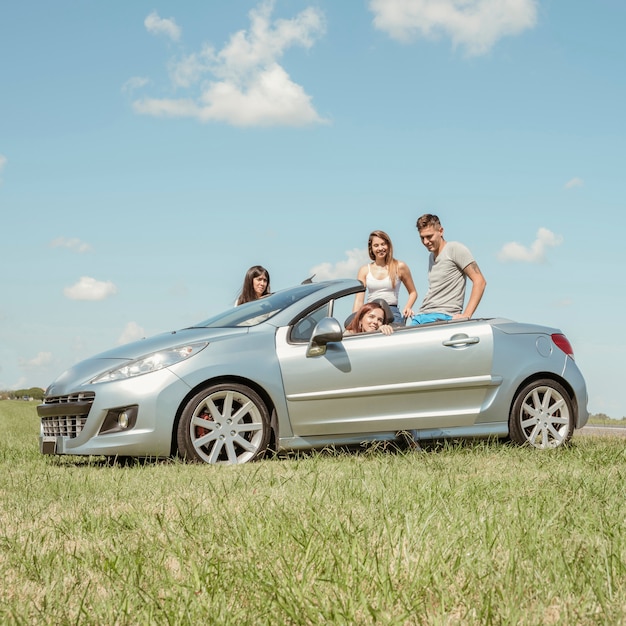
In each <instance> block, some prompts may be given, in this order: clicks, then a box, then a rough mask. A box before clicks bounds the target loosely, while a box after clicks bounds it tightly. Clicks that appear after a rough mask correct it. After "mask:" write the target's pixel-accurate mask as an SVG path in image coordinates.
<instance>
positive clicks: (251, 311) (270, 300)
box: [192, 283, 326, 328]
mask: <svg viewBox="0 0 626 626" xmlns="http://www.w3.org/2000/svg"><path fill="white" fill-rule="evenodd" d="M325 286H326V285H324V284H322V283H312V284H308V285H299V286H298V287H293V288H291V289H285V290H283V291H277V292H276V293H273V294H271V295H269V296H266V297H265V298H261V299H260V300H253V301H252V302H246V303H245V304H242V305H240V306H236V307H234V308H232V309H228V310H227V311H224V312H222V313H218V314H217V315H214V316H213V317H210V318H209V319H208V320H204V321H203V322H199V323H198V324H194V325H193V326H192V328H238V327H243V326H256V325H257V324H260V323H261V322H264V321H266V320H268V319H270V318H271V317H273V316H274V315H276V314H277V313H279V312H280V311H282V310H283V309H286V308H287V307H288V306H290V305H292V304H293V303H294V302H297V301H298V300H301V299H302V298H304V297H305V296H308V295H310V294H312V293H315V292H316V291H318V290H320V289H322V288H323V287H325Z"/></svg>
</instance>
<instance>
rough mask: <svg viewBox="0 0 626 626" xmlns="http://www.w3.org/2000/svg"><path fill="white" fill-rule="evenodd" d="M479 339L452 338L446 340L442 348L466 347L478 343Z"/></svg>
mask: <svg viewBox="0 0 626 626" xmlns="http://www.w3.org/2000/svg"><path fill="white" fill-rule="evenodd" d="M479 341H480V339H479V338H478V337H453V338H452V339H448V340H447V341H444V342H443V345H444V346H448V347H452V348H454V347H456V346H466V345H468V344H471V343H478V342H479Z"/></svg>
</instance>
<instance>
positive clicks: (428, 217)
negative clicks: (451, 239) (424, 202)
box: [415, 213, 441, 230]
mask: <svg viewBox="0 0 626 626" xmlns="http://www.w3.org/2000/svg"><path fill="white" fill-rule="evenodd" d="M415 225H416V226H417V230H422V228H428V226H434V227H435V228H441V222H440V221H439V218H438V217H437V216H436V215H432V214H431V213H425V214H424V215H422V216H421V217H418V218H417V222H416V224H415Z"/></svg>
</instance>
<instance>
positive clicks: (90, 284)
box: [63, 276, 117, 301]
mask: <svg viewBox="0 0 626 626" xmlns="http://www.w3.org/2000/svg"><path fill="white" fill-rule="evenodd" d="M63 293H64V294H65V296H66V297H67V298H69V299H70V300H92V301H95V300H104V299H105V298H108V297H109V296H112V295H113V294H115V293H117V287H116V286H115V285H114V284H113V283H112V282H111V281H106V282H104V281H100V280H96V279H95V278H91V277H89V276H82V277H81V278H80V280H79V281H78V282H77V283H76V284H75V285H72V286H71V287H66V288H65V289H64V290H63Z"/></svg>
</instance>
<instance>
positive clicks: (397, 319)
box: [389, 304, 402, 324]
mask: <svg viewBox="0 0 626 626" xmlns="http://www.w3.org/2000/svg"><path fill="white" fill-rule="evenodd" d="M389 308H390V309H391V312H392V313H393V322H391V323H392V324H402V313H400V309H399V308H398V305H397V304H390V305H389Z"/></svg>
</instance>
